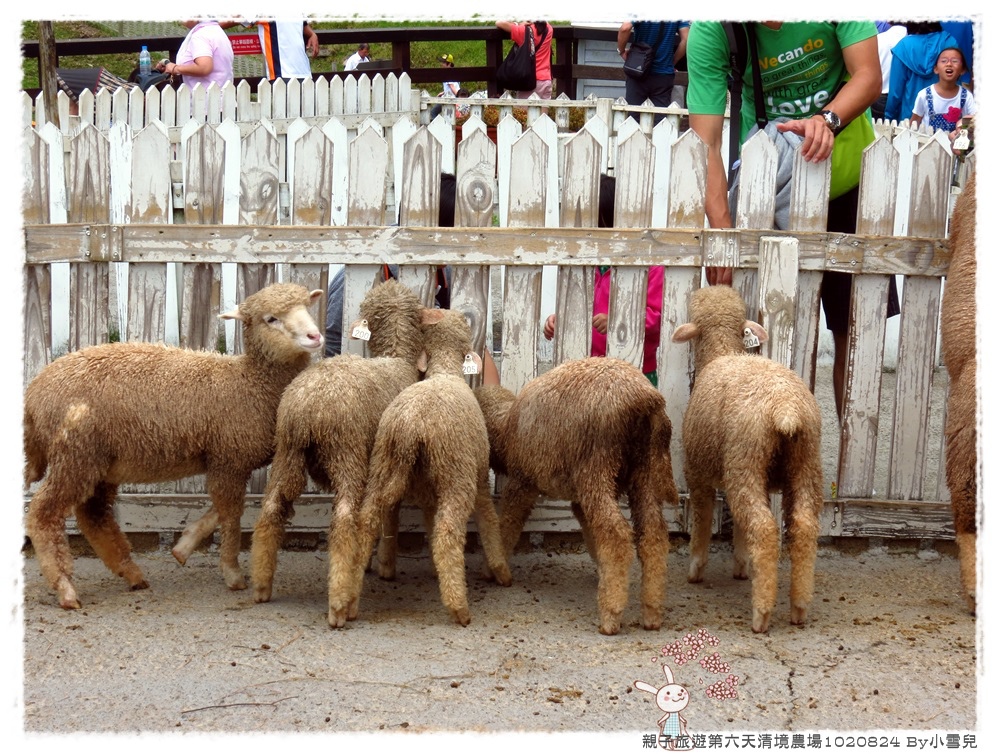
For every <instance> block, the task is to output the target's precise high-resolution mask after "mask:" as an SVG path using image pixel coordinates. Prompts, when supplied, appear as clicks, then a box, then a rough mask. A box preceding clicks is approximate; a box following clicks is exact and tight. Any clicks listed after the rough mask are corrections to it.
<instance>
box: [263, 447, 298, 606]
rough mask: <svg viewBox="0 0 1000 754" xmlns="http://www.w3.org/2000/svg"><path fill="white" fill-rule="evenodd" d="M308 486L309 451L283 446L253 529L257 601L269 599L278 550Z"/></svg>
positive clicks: (274, 464)
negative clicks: (307, 463) (297, 500)
mask: <svg viewBox="0 0 1000 754" xmlns="http://www.w3.org/2000/svg"><path fill="white" fill-rule="evenodd" d="M305 486H306V472H305V455H304V454H303V453H301V452H293V451H286V452H284V453H283V452H282V449H281V448H280V447H279V450H278V453H276V454H275V457H274V462H273V463H272V464H271V474H270V476H269V478H268V482H267V489H266V490H265V492H264V502H263V503H261V507H260V515H259V516H258V517H257V522H256V523H255V524H254V529H253V544H252V545H251V548H250V580H251V582H252V583H253V601H254V602H268V601H270V599H271V591H272V589H273V587H274V572H275V570H277V567H278V550H279V549H280V548H281V543H282V541H283V540H284V538H285V526H286V525H287V523H288V519H289V518H291V515H292V505H293V503H294V502H295V500H296V499H297V498H298V496H299V495H301V494H302V490H303V489H305Z"/></svg>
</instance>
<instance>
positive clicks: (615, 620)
mask: <svg viewBox="0 0 1000 754" xmlns="http://www.w3.org/2000/svg"><path fill="white" fill-rule="evenodd" d="M601 486H602V487H604V486H605V485H601ZM579 503H580V507H581V509H582V510H583V515H584V517H585V518H586V519H587V522H588V524H589V527H590V532H591V536H592V537H593V543H594V545H593V546H594V559H595V560H596V561H597V610H598V614H599V617H600V624H599V627H598V628H599V630H600V632H601V633H602V634H604V635H606V636H613V635H614V634H617V633H618V631H619V630H620V629H621V619H622V613H624V612H625V605H626V604H627V603H628V572H629V568H630V567H631V565H632V559H633V553H634V552H635V547H634V545H633V543H632V530H631V528H630V527H629V525H628V522H626V521H625V517H624V516H623V515H622V513H621V509H620V508H619V507H618V498H616V497H615V495H614V494H613V491H612V490H611V489H610V488H608V489H600V490H587V491H585V492H583V493H582V494H581V495H580V500H579Z"/></svg>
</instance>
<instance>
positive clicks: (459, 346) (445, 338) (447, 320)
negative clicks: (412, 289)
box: [420, 309, 482, 377]
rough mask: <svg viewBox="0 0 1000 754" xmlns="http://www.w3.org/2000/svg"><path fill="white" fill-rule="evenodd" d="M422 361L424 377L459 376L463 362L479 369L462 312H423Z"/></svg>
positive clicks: (479, 360) (434, 310)
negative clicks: (423, 357) (474, 363)
mask: <svg viewBox="0 0 1000 754" xmlns="http://www.w3.org/2000/svg"><path fill="white" fill-rule="evenodd" d="M420 329H421V331H422V333H423V338H424V353H425V354H426V360H425V361H424V363H423V364H421V367H422V371H426V376H428V377H430V376H432V375H434V374H454V375H457V376H459V377H461V376H462V375H463V371H462V365H463V364H464V363H465V361H466V359H472V360H473V361H475V362H476V367H477V370H481V369H482V359H480V358H479V356H478V355H477V354H475V353H473V352H472V328H470V327H469V321H468V320H467V319H466V317H465V315H464V314H462V312H459V311H455V310H453V309H425V310H424V312H423V316H422V319H421V323H420Z"/></svg>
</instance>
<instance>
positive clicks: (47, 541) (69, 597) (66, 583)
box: [25, 469, 89, 610]
mask: <svg viewBox="0 0 1000 754" xmlns="http://www.w3.org/2000/svg"><path fill="white" fill-rule="evenodd" d="M60 476H61V475H60V474H59V472H58V470H57V469H50V470H49V476H48V477H47V478H46V479H45V480H44V481H43V482H42V483H41V485H40V486H39V487H38V489H37V490H36V491H35V494H34V495H32V497H31V504H30V505H29V506H28V515H27V517H26V518H25V529H26V533H27V535H28V537H29V538H30V539H31V546H32V548H33V549H34V551H35V557H36V558H38V565H39V567H40V568H41V570H42V575H43V576H44V577H45V579H46V581H48V582H49V585H50V586H51V587H52V588H53V589H54V590H55V591H56V594H57V596H58V598H59V606H60V607H63V608H66V609H67V610H76V609H79V608H80V607H81V605H80V600H79V598H78V597H77V596H76V590H75V589H74V588H73V582H72V580H71V579H72V576H73V555H72V553H71V552H70V549H69V539H68V538H67V537H66V518H67V516H68V515H69V511H70V510H71V509H72V508H73V503H72V502H71V503H61V502H60V500H59V497H57V495H56V493H55V490H56V489H62V490H63V491H64V493H65V491H66V490H68V489H73V490H74V491H75V490H76V489H77V488H78V485H77V484H75V483H73V482H71V481H70V480H68V479H67V480H64V481H66V482H68V483H69V485H70V486H69V487H65V486H64V487H60V486H59V485H58V483H57V480H58V479H59V477H60ZM87 494H89V493H87V492H83V493H82V494H80V495H76V494H73V495H71V496H70V495H67V497H72V498H73V499H76V498H78V497H79V498H81V499H82V498H83V497H85V496H86V495H87Z"/></svg>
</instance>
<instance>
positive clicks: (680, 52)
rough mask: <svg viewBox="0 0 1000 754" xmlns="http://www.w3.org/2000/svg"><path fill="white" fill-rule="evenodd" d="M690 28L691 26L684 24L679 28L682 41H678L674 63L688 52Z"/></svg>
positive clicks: (678, 31)
mask: <svg viewBox="0 0 1000 754" xmlns="http://www.w3.org/2000/svg"><path fill="white" fill-rule="evenodd" d="M689 30H690V27H688V26H682V27H681V28H680V29H678V30H677V33H678V34H679V35H680V37H681V41H680V42H678V43H677V49H676V50H674V63H676V62H677V61H678V60H680V59H681V58H683V57H684V56H685V55H686V54H687V46H688V31H689Z"/></svg>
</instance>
